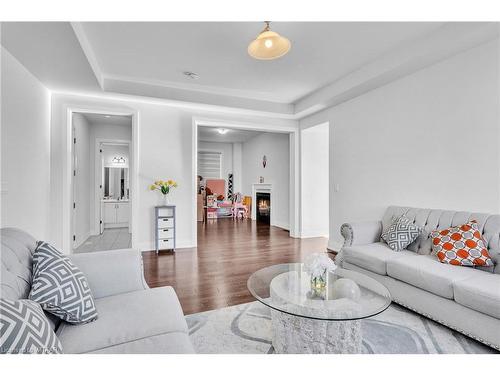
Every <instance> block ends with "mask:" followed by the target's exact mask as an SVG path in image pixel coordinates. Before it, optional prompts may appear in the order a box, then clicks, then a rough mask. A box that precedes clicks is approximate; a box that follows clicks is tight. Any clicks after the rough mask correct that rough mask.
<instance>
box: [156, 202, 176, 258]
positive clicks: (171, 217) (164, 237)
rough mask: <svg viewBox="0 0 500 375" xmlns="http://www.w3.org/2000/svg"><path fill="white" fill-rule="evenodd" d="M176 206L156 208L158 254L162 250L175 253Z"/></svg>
mask: <svg viewBox="0 0 500 375" xmlns="http://www.w3.org/2000/svg"><path fill="white" fill-rule="evenodd" d="M175 224H176V223H175V206H174V205H167V206H156V207H155V245H156V254H158V252H159V251H160V250H172V251H175Z"/></svg>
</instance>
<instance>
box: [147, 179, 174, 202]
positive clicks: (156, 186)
mask: <svg viewBox="0 0 500 375" xmlns="http://www.w3.org/2000/svg"><path fill="white" fill-rule="evenodd" d="M177 186H178V185H177V182H175V181H174V180H166V181H163V180H158V181H155V182H154V183H153V184H151V185H150V186H149V190H151V191H155V190H157V191H159V192H160V193H161V194H162V196H163V197H164V204H165V205H167V204H168V201H167V197H168V194H169V193H170V191H171V190H172V189H173V188H177Z"/></svg>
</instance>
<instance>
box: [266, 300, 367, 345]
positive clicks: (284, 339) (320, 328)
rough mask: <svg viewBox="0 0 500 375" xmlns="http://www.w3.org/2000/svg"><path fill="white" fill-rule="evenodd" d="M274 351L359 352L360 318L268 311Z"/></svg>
mask: <svg viewBox="0 0 500 375" xmlns="http://www.w3.org/2000/svg"><path fill="white" fill-rule="evenodd" d="M271 318H272V329H273V347H274V350H275V351H276V353H290V354H324V353H336V354H356V353H361V321H360V320H344V321H328V320H317V319H308V318H302V317H298V316H295V315H291V314H285V313H282V312H280V311H277V310H274V309H273V310H271Z"/></svg>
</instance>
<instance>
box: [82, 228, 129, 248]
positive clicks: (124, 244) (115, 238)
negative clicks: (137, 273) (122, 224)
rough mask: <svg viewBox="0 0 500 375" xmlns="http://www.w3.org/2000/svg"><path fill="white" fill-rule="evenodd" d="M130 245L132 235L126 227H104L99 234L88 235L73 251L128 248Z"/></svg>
mask: <svg viewBox="0 0 500 375" xmlns="http://www.w3.org/2000/svg"><path fill="white" fill-rule="evenodd" d="M131 247H132V235H131V234H130V233H129V232H128V228H110V229H105V230H104V232H103V233H102V234H101V235H98V236H90V237H89V238H88V239H87V240H86V241H85V242H84V243H83V244H82V245H80V246H79V247H78V248H76V249H75V250H74V253H75V254H76V253H89V252H94V251H104V250H117V249H128V248H131Z"/></svg>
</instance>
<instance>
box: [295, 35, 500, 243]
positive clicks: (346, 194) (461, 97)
mask: <svg viewBox="0 0 500 375" xmlns="http://www.w3.org/2000/svg"><path fill="white" fill-rule="evenodd" d="M497 43H498V41H494V42H490V43H487V44H484V45H482V46H479V47H476V48H474V49H471V50H469V51H466V52H463V53H460V54H458V55H456V56H454V57H452V58H450V59H447V60H445V61H442V62H440V63H438V64H436V65H433V66H430V67H428V68H426V69H423V70H421V71H418V72H416V73H414V74H412V75H410V76H407V77H405V78H402V79H400V80H398V81H395V82H393V83H391V84H389V85H387V86H384V87H381V88H379V89H376V90H374V91H371V92H369V93H366V94H365V95H362V96H360V97H358V98H356V99H353V100H350V101H348V102H346V103H344V104H342V105H339V106H337V107H334V108H331V109H329V110H326V111H323V112H321V113H319V114H317V115H315V116H312V117H310V118H307V119H304V120H303V121H301V126H302V127H307V126H310V125H312V124H320V123H322V122H325V121H330V126H331V128H330V150H331V153H330V172H331V173H330V186H331V187H332V186H335V184H339V187H340V191H339V192H334V193H333V196H332V198H333V199H331V201H330V247H332V248H336V249H338V246H339V245H340V244H341V243H342V239H341V236H340V233H339V228H340V225H341V224H342V223H343V222H348V221H358V220H376V219H379V218H380V217H381V216H382V214H383V212H384V210H385V209H386V207H387V206H388V205H391V204H394V205H409V206H416V207H430V208H444V209H456V210H467V211H476V212H491V213H498V212H499V207H500V196H499V195H500V184H499V181H500V176H499V173H500V161H499V160H500V158H499V149H500V147H499V146H500V144H499V143H500V142H499V113H498V105H499V87H498V84H499V75H498V68H499V59H498V53H499V51H498V44H497Z"/></svg>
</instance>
